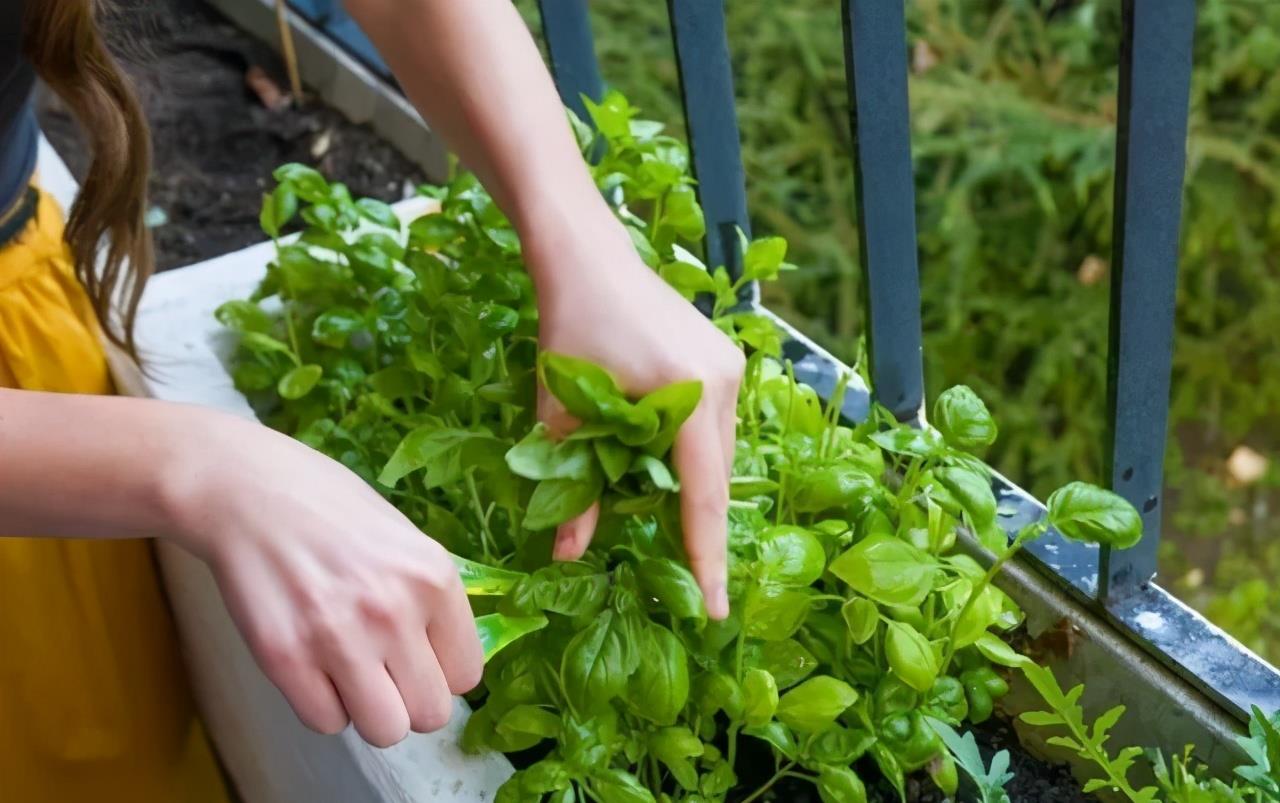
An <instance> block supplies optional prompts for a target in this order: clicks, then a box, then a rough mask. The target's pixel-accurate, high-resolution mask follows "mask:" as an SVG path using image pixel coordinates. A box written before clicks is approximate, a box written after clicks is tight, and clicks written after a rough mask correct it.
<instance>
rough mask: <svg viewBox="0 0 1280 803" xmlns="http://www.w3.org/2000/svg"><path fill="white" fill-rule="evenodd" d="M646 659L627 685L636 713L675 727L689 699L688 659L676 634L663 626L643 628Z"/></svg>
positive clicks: (628, 694) (658, 722) (630, 700)
mask: <svg viewBox="0 0 1280 803" xmlns="http://www.w3.org/2000/svg"><path fill="white" fill-rule="evenodd" d="M644 641H645V643H644V644H643V645H642V647H641V650H642V653H643V656H644V657H643V659H642V660H641V661H640V665H639V667H637V669H636V672H635V674H634V675H632V676H631V679H630V681H629V683H628V685H627V701H628V702H629V703H630V704H631V709H632V711H633V712H635V714H636V715H637V716H639V717H641V718H643V719H647V720H649V721H650V722H653V723H654V724H657V725H673V724H675V722H676V718H677V717H678V716H679V715H680V711H681V710H682V709H683V708H684V705H685V703H686V702H688V700H689V659H688V654H687V653H686V652H685V649H684V645H683V644H681V643H680V639H678V638H676V636H675V634H674V633H672V632H671V631H670V630H668V629H666V628H665V627H662V626H661V625H656V624H650V625H649V626H647V627H646V628H645V629H644Z"/></svg>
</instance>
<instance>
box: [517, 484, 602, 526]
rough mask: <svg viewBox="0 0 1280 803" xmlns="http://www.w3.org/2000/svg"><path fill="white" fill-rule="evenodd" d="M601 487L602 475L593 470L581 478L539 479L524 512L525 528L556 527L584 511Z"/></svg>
mask: <svg viewBox="0 0 1280 803" xmlns="http://www.w3.org/2000/svg"><path fill="white" fill-rule="evenodd" d="M603 487H604V482H603V479H602V478H601V477H600V475H599V474H598V473H594V472H593V473H592V475H591V476H589V477H588V478H587V479H583V480H573V479H554V480H542V481H541V482H539V483H538V484H537V486H536V487H534V489H533V496H531V497H529V507H528V508H527V509H526V510H525V514H524V526H525V529H528V530H545V529H547V528H550V527H557V526H559V525H561V524H564V523H565V522H566V521H569V520H570V519H572V518H573V517H575V516H578V515H580V514H582V513H585V512H586V511H587V508H589V507H591V506H592V505H593V504H595V503H596V501H597V500H598V499H599V498H600V492H601V490H602V489H603Z"/></svg>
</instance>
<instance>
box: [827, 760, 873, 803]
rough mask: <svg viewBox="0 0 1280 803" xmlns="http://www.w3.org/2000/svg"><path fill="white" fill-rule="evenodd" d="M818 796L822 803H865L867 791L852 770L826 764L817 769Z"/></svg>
mask: <svg viewBox="0 0 1280 803" xmlns="http://www.w3.org/2000/svg"><path fill="white" fill-rule="evenodd" d="M818 796H819V797H820V798H822V803H866V801H867V789H866V787H865V786H863V785H862V779H861V778H859V777H858V775H857V773H855V772H854V771H853V770H851V769H849V768H848V767H839V766H832V765H830V764H828V765H824V766H822V767H819V768H818Z"/></svg>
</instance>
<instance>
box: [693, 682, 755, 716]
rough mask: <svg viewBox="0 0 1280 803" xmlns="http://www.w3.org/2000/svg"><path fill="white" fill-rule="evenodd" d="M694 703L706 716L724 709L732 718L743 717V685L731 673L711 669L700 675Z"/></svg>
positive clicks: (726, 714) (696, 685) (695, 688)
mask: <svg viewBox="0 0 1280 803" xmlns="http://www.w3.org/2000/svg"><path fill="white" fill-rule="evenodd" d="M693 694H694V703H695V704H696V705H697V707H698V708H700V709H701V710H702V713H703V714H704V715H706V716H710V715H712V714H715V713H716V712H717V711H724V713H725V716H727V717H729V719H730V720H733V721H735V722H736V721H738V720H740V719H742V710H743V699H742V686H740V685H739V684H738V681H736V680H734V679H733V678H732V677H731V676H730V675H728V674H726V673H724V672H719V671H714V670H713V671H710V672H704V673H703V674H701V675H699V676H698V678H697V680H696V682H695V687H694V692H693Z"/></svg>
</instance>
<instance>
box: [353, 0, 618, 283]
mask: <svg viewBox="0 0 1280 803" xmlns="http://www.w3.org/2000/svg"><path fill="white" fill-rule="evenodd" d="M348 7H349V9H350V11H351V13H352V15H353V16H355V17H356V19H357V20H359V21H360V23H361V25H362V26H363V27H364V29H365V30H366V31H367V32H368V34H369V36H370V38H371V39H373V40H374V42H375V43H376V44H377V46H378V48H379V51H380V52H381V53H382V55H383V56H384V58H386V60H387V62H388V63H389V64H390V66H391V68H392V70H393V71H394V72H395V74H396V77H397V78H398V79H399V80H400V83H401V85H402V86H403V87H404V89H405V91H406V93H407V94H408V96H409V98H410V99H411V100H412V101H413V102H414V104H415V105H416V106H417V108H418V110H419V111H420V112H421V114H422V116H423V117H424V118H425V119H426V120H427V121H428V122H429V123H430V125H431V126H432V128H433V129H434V130H435V131H436V132H437V133H438V134H440V135H441V136H442V137H443V139H444V141H445V142H446V143H447V144H448V146H449V147H450V149H452V150H453V151H454V152H455V153H457V154H458V155H459V156H460V157H461V159H462V161H463V162H464V163H465V164H466V165H467V166H468V168H470V169H471V170H472V171H474V172H475V173H476V175H477V176H478V177H479V178H480V180H481V182H483V183H484V185H485V187H486V188H487V189H488V190H489V192H490V193H491V194H492V195H493V197H494V199H495V200H496V201H497V202H498V204H499V206H501V208H502V209H503V211H505V212H506V213H507V216H508V217H510V218H511V220H512V223H513V224H515V226H516V228H517V230H518V231H519V232H520V234H521V237H522V238H523V239H526V240H527V239H528V238H529V235H530V234H531V233H536V235H537V236H538V237H539V238H540V239H541V240H542V241H543V242H544V243H546V244H547V247H549V248H552V249H554V248H555V247H556V245H555V241H557V240H563V239H567V238H568V237H570V236H572V232H573V231H574V230H575V229H580V228H581V227H582V226H591V225H605V226H614V225H616V224H615V223H614V222H613V220H612V217H611V216H610V215H609V214H608V209H607V207H606V206H605V204H604V202H603V200H602V199H601V197H600V194H599V192H597V191H596V188H595V185H594V183H593V182H592V180H591V176H590V174H589V173H588V171H587V169H586V167H585V165H584V163H583V160H582V156H581V154H580V153H579V151H578V147H577V143H576V141H575V140H574V137H573V134H572V131H571V129H570V128H569V125H568V122H567V119H566V117H565V111H564V107H563V105H561V102H560V98H559V95H557V94H556V90H555V85H554V84H553V82H552V80H551V76H550V74H549V73H548V71H547V68H546V66H545V65H544V64H543V62H542V58H541V55H540V54H539V53H538V50H537V47H536V45H535V44H534V41H533V37H532V36H531V35H530V34H529V31H528V29H527V28H526V27H525V25H524V22H523V21H522V20H521V19H520V15H519V14H518V13H517V12H516V10H515V7H514V6H513V4H512V3H511V2H510V0H465V2H459V0H411V1H409V2H405V0H349V2H348ZM548 240H550V241H551V242H550V243H547V241H548ZM531 265H533V266H534V269H535V270H536V261H531ZM541 278H544V277H539V276H536V275H535V276H534V279H535V281H538V280H540V279H541Z"/></svg>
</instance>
